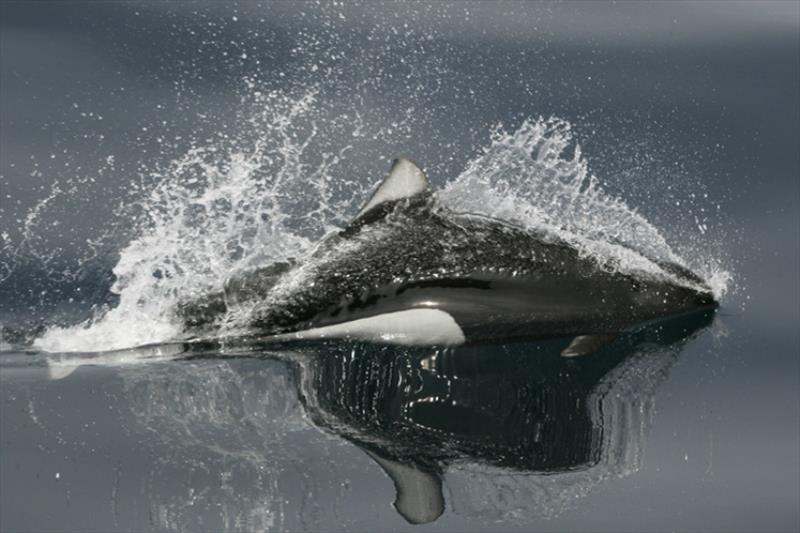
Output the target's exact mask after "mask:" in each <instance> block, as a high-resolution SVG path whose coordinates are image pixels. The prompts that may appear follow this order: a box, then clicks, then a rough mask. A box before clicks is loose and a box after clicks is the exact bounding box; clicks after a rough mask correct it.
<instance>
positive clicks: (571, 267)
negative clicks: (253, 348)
mask: <svg viewBox="0 0 800 533" xmlns="http://www.w3.org/2000/svg"><path fill="white" fill-rule="evenodd" d="M652 267H653V271H654V275H653V276H650V277H645V276H633V275H627V274H623V273H619V272H609V271H607V269H604V268H601V266H600V265H598V263H597V261H596V260H595V259H592V258H589V257H584V256H582V255H581V254H580V253H579V251H578V250H577V249H576V248H575V247H573V246H571V245H569V244H568V243H566V242H564V241H562V240H558V239H557V238H555V237H552V236H548V235H545V234H541V233H538V232H536V231H533V230H529V229H524V228H522V227H518V226H515V225H512V224H510V223H507V222H504V221H501V220H497V219H493V218H488V217H483V216H477V215H469V214H457V213H453V212H451V211H449V210H447V209H446V208H444V207H443V206H441V205H440V204H439V203H438V202H437V201H436V198H435V197H434V194H433V193H432V191H431V189H430V185H429V183H428V180H427V178H426V176H425V175H424V174H423V172H422V171H421V170H420V169H419V168H418V167H417V166H416V165H414V163H412V162H410V161H408V160H405V159H400V160H397V161H395V163H394V166H393V167H392V171H391V173H390V174H389V176H388V177H387V178H386V179H385V180H384V181H383V183H382V184H381V185H380V186H379V187H378V189H377V191H376V192H375V193H374V194H373V196H372V197H371V199H370V200H369V201H368V202H367V203H366V205H365V206H364V207H363V209H361V211H360V212H359V213H358V215H357V216H356V217H355V219H354V220H353V221H352V222H351V223H350V224H349V225H348V226H347V227H346V228H345V229H344V230H342V231H340V232H336V233H333V234H330V235H328V236H327V237H326V238H325V239H323V240H322V242H321V243H320V244H319V245H318V246H317V248H316V250H315V251H314V252H313V253H312V254H311V255H310V257H308V258H307V260H306V261H304V262H302V263H301V264H290V263H279V264H272V265H269V266H267V267H264V268H260V269H256V270H254V271H251V272H248V273H246V274H243V275H239V276H235V277H233V278H231V279H230V280H229V281H228V282H227V283H226V284H225V286H224V290H223V291H221V292H219V293H217V294H212V295H210V296H206V297H202V298H199V299H196V300H192V301H187V302H184V303H183V304H182V305H181V306H180V308H179V314H180V315H181V317H182V319H183V321H184V323H185V326H186V330H187V334H188V335H194V334H196V335H205V334H208V331H209V329H208V327H209V326H212V325H214V324H220V323H222V322H223V321H225V320H231V319H232V317H238V318H239V319H241V318H242V317H246V318H245V319H244V322H245V323H246V329H247V331H248V332H251V333H254V334H256V335H259V336H273V337H274V336H277V338H278V339H296V338H303V339H309V338H323V337H350V338H355V339H361V340H373V341H374V340H380V341H389V342H396V343H405V344H459V343H462V342H464V341H484V340H492V339H508V338H513V337H524V338H536V337H552V336H571V337H574V338H575V340H574V342H572V343H571V344H570V345H569V346H568V347H567V348H565V350H564V354H563V355H580V354H582V353H589V352H592V351H596V350H597V349H599V348H601V347H602V345H603V344H605V343H607V342H609V341H610V340H611V339H612V338H613V336H614V335H615V334H617V333H618V332H620V331H623V330H625V329H626V328H629V327H631V326H632V325H635V324H636V323H638V322H641V321H647V320H653V319H659V318H663V317H666V316H670V315H673V314H676V313H682V312H687V311H693V310H697V309H700V308H711V307H714V306H715V305H716V303H715V301H714V298H713V296H712V294H711V292H710V291H709V290H708V287H707V286H706V284H705V283H704V282H703V281H702V280H701V279H700V278H699V277H698V276H696V275H695V274H693V273H692V272H690V271H688V270H687V269H685V268H683V267H681V266H678V265H676V264H672V263H664V262H658V261H653V262H652ZM667 280H670V281H667Z"/></svg>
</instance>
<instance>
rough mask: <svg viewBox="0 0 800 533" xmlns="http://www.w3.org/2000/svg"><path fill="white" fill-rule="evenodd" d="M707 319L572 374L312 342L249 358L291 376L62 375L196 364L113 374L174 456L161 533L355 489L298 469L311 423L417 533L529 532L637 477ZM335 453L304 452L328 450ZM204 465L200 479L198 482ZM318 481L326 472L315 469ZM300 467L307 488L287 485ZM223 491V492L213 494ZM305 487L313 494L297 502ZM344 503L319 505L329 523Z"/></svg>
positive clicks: (285, 513)
mask: <svg viewBox="0 0 800 533" xmlns="http://www.w3.org/2000/svg"><path fill="white" fill-rule="evenodd" d="M712 317H713V313H712V312H700V313H693V314H687V315H684V316H681V317H679V318H674V319H670V320H667V321H662V322H661V323H659V324H653V325H648V326H645V327H642V328H638V329H637V330H635V331H631V332H627V333H624V334H622V335H620V336H618V337H617V339H615V340H614V341H613V342H612V343H610V344H608V345H606V346H604V347H602V348H600V349H599V350H598V353H596V354H594V355H591V356H587V357H582V358H577V359H575V358H570V359H567V358H564V357H561V355H560V354H561V352H562V351H563V350H564V349H565V347H566V346H567V345H569V344H570V343H571V338H569V337H562V338H555V339H549V340H539V341H536V342H529V343H513V344H506V345H494V344H488V343H487V344H483V345H481V346H462V347H457V348H444V349H443V348H440V347H400V346H393V345H387V344H375V343H353V342H330V341H322V342H319V341H314V342H307V341H306V342H302V343H297V344H295V345H293V346H292V350H291V351H281V352H260V351H258V350H253V351H250V352H249V355H250V356H255V357H267V358H270V359H271V358H273V357H278V358H279V359H280V360H281V361H285V362H287V363H289V365H290V366H289V367H287V366H286V365H284V364H282V363H279V362H278V361H274V360H270V361H258V360H253V359H249V358H234V359H227V360H226V359H224V358H223V359H217V357H219V354H218V353H217V352H211V353H210V355H211V357H213V358H214V360H212V361H204V360H202V358H203V357H204V352H203V351H202V350H201V351H199V352H198V351H195V350H197V348H198V345H197V344H187V345H185V346H184V345H181V344H176V345H174V346H171V347H170V346H166V347H164V346H162V347H153V348H150V349H137V350H131V351H130V353H122V352H121V353H116V354H105V355H102V356H101V355H91V354H90V355H85V354H84V355H73V356H71V357H69V358H67V359H66V360H64V361H62V363H68V362H71V363H72V364H91V365H106V364H107V365H111V366H119V365H126V364H131V363H133V362H134V361H137V362H141V360H142V358H145V359H146V358H154V360H155V361H159V360H161V359H163V358H173V357H189V358H198V359H197V360H193V361H183V362H179V363H167V364H163V363H162V364H159V363H156V364H150V365H141V364H139V365H135V366H133V367H130V368H127V369H125V370H121V371H120V372H119V378H120V379H121V380H122V382H123V385H124V387H123V388H124V391H123V392H122V393H121V395H120V396H119V398H120V399H121V400H124V401H125V402H127V404H128V405H129V407H130V410H131V413H132V419H131V420H136V421H137V424H138V425H140V426H142V427H144V428H145V429H146V430H147V434H148V435H152V436H157V438H158V439H160V440H161V441H163V443H164V444H165V445H166V446H165V448H164V451H163V453H161V463H160V466H159V467H157V468H154V469H153V470H152V471H151V472H150V473H149V474H148V482H147V483H148V486H147V492H148V494H149V495H150V497H151V498H152V505H153V506H154V508H156V509H157V510H158V512H157V513H155V515H154V516H157V520H158V523H159V524H160V526H159V527H161V528H163V529H197V528H200V529H203V528H205V529H208V528H209V527H210V528H211V529H220V530H235V529H237V527H236V524H239V526H238V527H239V528H241V524H247V529H249V530H256V529H258V527H256V524H262V525H264V528H265V529H266V528H267V525H268V524H271V526H269V528H276V529H287V528H288V529H292V528H291V527H289V525H288V523H285V522H284V520H289V521H290V522H291V520H292V517H291V516H290V514H291V513H292V512H295V511H294V510H297V509H299V510H298V511H297V512H299V513H301V512H303V511H302V509H307V508H308V507H307V506H306V505H305V504H303V503H301V502H300V503H298V501H296V500H293V499H292V498H293V496H288V495H289V494H294V495H297V494H302V495H305V494H311V493H312V492H313V493H314V494H315V497H317V498H319V497H320V496H319V494H321V491H319V490H317V489H319V487H316V489H315V488H314V485H313V484H314V483H317V482H319V483H322V484H323V485H324V484H326V482H325V480H326V479H327V480H328V481H327V485H329V486H339V483H336V482H333V483H331V482H330V479H331V478H330V476H331V475H333V476H334V477H333V479H338V476H341V477H342V478H344V477H347V476H348V475H352V471H350V473H349V474H348V473H346V472H345V470H346V469H344V468H343V465H341V464H338V463H337V461H336V457H338V456H337V455H335V454H336V453H338V452H336V451H335V448H333V450H334V455H331V456H329V457H328V458H327V459H326V458H323V459H322V460H321V461H318V462H317V463H316V466H308V465H306V464H305V463H303V455H302V453H301V454H299V455H298V454H297V453H296V450H295V446H296V444H295V443H296V442H298V441H297V440H294V439H297V438H300V439H301V440H302V442H304V443H305V444H304V446H305V445H307V444H309V443H310V442H311V441H313V439H314V438H322V436H321V435H320V434H319V433H318V432H310V433H304V431H306V430H307V425H306V424H307V421H308V420H309V419H310V420H311V421H312V422H313V423H314V424H315V425H317V426H319V427H321V428H323V429H325V430H327V431H328V432H330V433H332V434H334V435H337V436H340V437H343V438H345V439H347V440H348V441H350V442H351V443H353V444H355V445H356V446H357V447H358V448H359V449H361V450H363V451H364V452H365V453H366V454H367V455H368V456H369V457H370V458H372V459H373V460H374V461H375V462H376V463H377V464H378V465H380V467H381V468H382V469H383V470H384V471H385V472H386V473H387V474H388V476H389V477H390V478H391V479H392V481H393V482H394V486H395V489H396V496H395V502H394V503H395V508H396V509H397V511H398V512H399V513H400V515H402V516H403V517H404V518H405V519H406V520H408V521H409V522H412V523H425V522H430V521H432V520H435V519H436V518H437V517H438V516H439V515H440V514H441V513H442V512H443V511H444V508H445V497H444V494H448V499H447V505H448V507H449V508H450V509H451V510H452V511H453V512H455V513H457V514H459V515H461V516H469V515H480V516H483V517H484V518H485V519H486V517H487V515H491V516H492V518H497V519H502V520H514V519H517V520H526V519H530V518H532V517H533V516H538V517H553V516H556V515H558V514H559V513H561V512H563V511H564V510H565V509H567V508H569V507H571V506H574V505H575V504H576V503H577V502H578V501H579V499H580V497H581V496H583V495H585V494H587V493H588V491H590V490H591V489H592V488H593V487H595V486H597V485H598V484H599V483H601V482H602V481H603V480H605V479H608V478H609V477H619V476H625V475H629V474H630V473H632V472H635V471H636V470H637V469H638V468H639V466H640V461H641V457H642V451H643V446H644V443H645V441H646V432H647V428H648V426H649V423H650V420H651V417H652V413H653V401H654V397H655V392H656V387H657V385H658V384H659V383H661V381H662V380H663V379H664V378H665V377H666V375H667V372H668V370H669V368H670V367H671V365H672V363H673V362H674V361H675V359H676V357H677V355H678V353H679V352H680V350H681V349H682V347H683V346H684V344H685V341H686V339H688V338H690V337H691V336H693V334H694V332H696V331H699V329H700V328H702V327H704V326H706V325H707V324H708V323H709V322H710V320H711V318H712ZM168 348H172V351H170V350H168ZM184 349H186V350H188V351H184ZM65 357H66V356H65ZM29 359H30V357H27V356H26V357H25V359H24V360H23V359H20V360H19V361H17V362H16V363H15V362H14V361H11V363H12V364H17V363H18V364H20V365H23V364H25V365H27V364H30V361H29ZM4 363H8V362H7V361H4ZM27 370H28V371H32V370H36V369H33V368H27ZM295 391H297V392H298V393H299V395H298V394H297V393H295ZM298 398H299V402H298ZM40 407H41V408H40ZM37 410H40V411H43V412H50V409H47V408H46V406H44V405H43V406H37ZM302 411H304V412H305V413H306V415H307V416H301V412H302ZM132 431H134V432H136V431H139V430H137V429H135V428H133V427H132ZM294 432H298V433H297V435H302V436H301V437H292V434H293V433H294ZM325 441H326V439H324V438H323V439H322V441H321V443H320V442H318V443H317V444H316V445H312V446H311V447H310V448H309V449H314V450H316V452H317V453H318V452H320V451H322V450H325V449H326V445H325V444H324V442H325ZM315 446H316V447H315ZM287 450H291V451H289V452H288V454H289V455H288V456H287ZM318 458H319V457H318ZM198 464H202V470H203V471H207V473H208V476H207V477H202V476H201V477H198V476H197V474H196V472H195V471H194V469H195V468H196V465H198ZM321 464H325V465H327V468H328V469H329V470H324V469H323V470H318V469H319V468H320V465H321ZM291 465H293V466H291ZM351 466H353V465H348V467H351ZM289 467H290V468H296V469H298V470H297V472H296V474H293V475H289V476H281V475H280V473H281V471H282V469H284V468H289ZM300 473H304V474H303V475H301V474H300ZM531 474H546V475H531ZM445 475H446V477H445ZM218 478H219V479H224V480H225V483H223V484H221V485H220V484H216V483H208V479H218ZM301 478H302V479H304V480H306V481H307V482H309V483H311V484H312V485H311V488H308V487H303V488H302V489H297V488H296V487H295V488H292V487H293V485H292V483H295V480H298V479H301ZM319 480H322V481H319ZM306 481H304V483H305V482H306ZM445 482H446V485H447V492H446V493H445V492H444V491H443V487H444V485H445ZM176 483H177V485H179V486H180V487H182V489H180V490H176ZM287 484H288V485H287ZM342 486H344V485H342ZM312 489H313V490H312ZM342 490H345V489H342ZM343 494H344V493H340V496H342V497H344V496H343ZM198 497H200V498H201V499H202V501H201V503H198V500H197V498H198ZM337 502H338V503H336V504H335V505H334V504H333V503H330V507H325V506H326V505H328V503H326V501H322V500H320V501H319V502H318V503H319V504H320V505H321V506H322V507H325V508H327V509H333V508H336V507H338V506H339V505H341V501H340V500H337ZM216 513H218V516H217V514H216ZM325 516H326V515H324V514H323V515H322V518H321V519H323V520H324V519H325V518H324V517H325ZM296 518H298V519H300V523H303V522H302V520H303V519H304V517H303V516H298V517H296ZM180 524H182V526H181V527H177V526H176V525H180ZM211 524H217V525H218V527H212V526H211ZM201 526H202V527H201Z"/></svg>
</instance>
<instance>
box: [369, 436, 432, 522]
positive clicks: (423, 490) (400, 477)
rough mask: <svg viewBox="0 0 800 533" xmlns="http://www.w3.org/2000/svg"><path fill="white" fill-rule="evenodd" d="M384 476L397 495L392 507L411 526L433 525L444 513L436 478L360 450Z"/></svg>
mask: <svg viewBox="0 0 800 533" xmlns="http://www.w3.org/2000/svg"><path fill="white" fill-rule="evenodd" d="M364 451H366V452H367V454H368V455H369V456H370V457H372V458H373V459H374V460H375V462H376V463H378V464H379V465H380V466H381V468H382V469H383V471H384V472H386V473H387V474H388V475H389V477H390V478H392V481H394V488H395V490H396V491H397V498H396V499H395V501H394V507H395V509H397V512H398V513H400V514H401V515H402V517H403V518H405V519H406V520H408V521H409V522H410V523H412V524H427V523H428V522H433V521H434V520H436V519H437V518H439V517H440V516H441V514H442V513H443V512H444V496H443V495H442V480H441V479H439V476H437V475H436V474H431V473H428V472H424V471H422V470H419V469H417V468H414V467H413V466H409V465H404V464H401V463H398V462H397V461H392V460H391V459H386V458H385V457H381V456H379V455H377V454H375V453H373V452H370V451H367V450H364Z"/></svg>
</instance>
